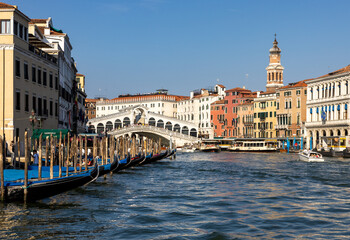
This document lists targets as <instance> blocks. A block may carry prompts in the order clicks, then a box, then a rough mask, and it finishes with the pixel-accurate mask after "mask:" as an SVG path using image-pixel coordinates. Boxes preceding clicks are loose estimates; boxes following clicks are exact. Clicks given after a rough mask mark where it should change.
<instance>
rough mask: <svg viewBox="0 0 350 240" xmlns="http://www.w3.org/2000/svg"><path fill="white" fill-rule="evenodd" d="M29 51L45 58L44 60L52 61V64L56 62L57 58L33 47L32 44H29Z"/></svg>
mask: <svg viewBox="0 0 350 240" xmlns="http://www.w3.org/2000/svg"><path fill="white" fill-rule="evenodd" d="M29 51H31V52H32V53H34V54H36V55H38V56H40V57H42V58H45V59H46V60H48V61H50V62H53V63H54V64H57V58H56V57H54V56H52V55H51V54H47V53H46V52H44V51H42V50H40V49H39V48H36V47H34V46H33V45H29Z"/></svg>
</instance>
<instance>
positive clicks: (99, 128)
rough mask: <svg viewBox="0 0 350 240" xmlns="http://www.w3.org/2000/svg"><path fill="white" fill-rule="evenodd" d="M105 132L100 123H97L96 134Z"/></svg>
mask: <svg viewBox="0 0 350 240" xmlns="http://www.w3.org/2000/svg"><path fill="white" fill-rule="evenodd" d="M104 131H105V127H104V126H103V124H102V123H99V124H98V125H97V133H103V132H104Z"/></svg>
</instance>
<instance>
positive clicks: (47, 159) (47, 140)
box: [45, 136, 50, 167]
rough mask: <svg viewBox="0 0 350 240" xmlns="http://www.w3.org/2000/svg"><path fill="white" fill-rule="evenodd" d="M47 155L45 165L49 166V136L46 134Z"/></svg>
mask: <svg viewBox="0 0 350 240" xmlns="http://www.w3.org/2000/svg"><path fill="white" fill-rule="evenodd" d="M45 147H46V157H45V167H46V166H47V162H48V161H49V156H50V155H49V154H50V153H49V136H46V146H45Z"/></svg>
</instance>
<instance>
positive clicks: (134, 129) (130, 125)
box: [87, 105, 199, 146]
mask: <svg viewBox="0 0 350 240" xmlns="http://www.w3.org/2000/svg"><path fill="white" fill-rule="evenodd" d="M87 125H88V128H89V132H95V133H107V134H109V135H115V136H116V137H117V136H122V135H126V134H128V135H131V134H138V135H141V136H146V137H151V138H158V137H161V138H162V139H164V140H167V141H166V142H169V140H171V141H172V142H175V144H176V145H177V146H182V145H184V144H185V143H195V142H198V140H199V139H198V137H197V136H198V126H196V125H195V124H194V123H190V122H186V121H182V120H179V119H177V118H172V117H168V116H164V115H161V114H157V113H154V112H150V111H148V108H147V107H144V106H141V105H139V106H133V107H129V108H124V109H122V110H120V111H119V112H118V113H114V114H110V115H106V116H102V117H98V118H94V119H91V120H89V121H88V124H87Z"/></svg>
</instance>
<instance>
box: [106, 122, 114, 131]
mask: <svg viewBox="0 0 350 240" xmlns="http://www.w3.org/2000/svg"><path fill="white" fill-rule="evenodd" d="M112 129H113V123H112V122H111V121H108V122H107V123H106V131H111V130H112Z"/></svg>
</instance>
